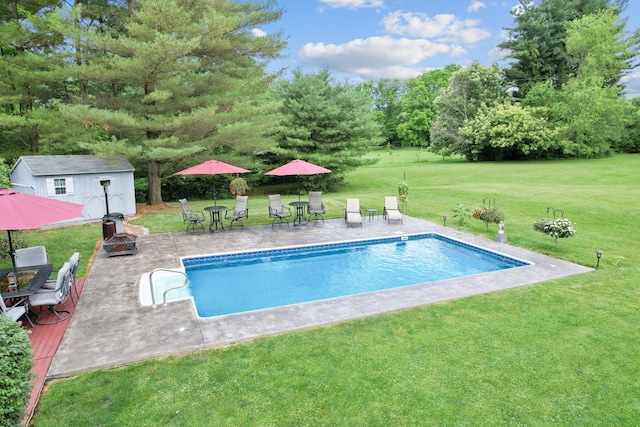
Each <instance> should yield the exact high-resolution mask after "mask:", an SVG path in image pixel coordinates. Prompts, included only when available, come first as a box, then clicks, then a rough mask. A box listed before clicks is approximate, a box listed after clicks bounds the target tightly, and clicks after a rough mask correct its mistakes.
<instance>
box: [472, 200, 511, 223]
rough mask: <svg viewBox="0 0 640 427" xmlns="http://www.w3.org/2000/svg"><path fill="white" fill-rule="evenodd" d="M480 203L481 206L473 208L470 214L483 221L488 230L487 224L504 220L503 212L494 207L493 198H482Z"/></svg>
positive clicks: (494, 201)
mask: <svg viewBox="0 0 640 427" xmlns="http://www.w3.org/2000/svg"><path fill="white" fill-rule="evenodd" d="M482 204H483V206H482V208H481V209H474V210H473V211H472V212H471V216H472V217H473V218H476V219H479V220H481V221H482V222H484V223H485V225H486V226H487V230H489V224H500V222H502V221H504V212H502V211H501V210H500V209H498V208H497V207H496V200H495V199H484V200H483V201H482Z"/></svg>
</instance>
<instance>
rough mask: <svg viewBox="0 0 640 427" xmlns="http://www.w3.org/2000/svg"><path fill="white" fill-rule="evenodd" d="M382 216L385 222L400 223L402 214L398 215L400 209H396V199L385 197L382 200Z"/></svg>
mask: <svg viewBox="0 0 640 427" xmlns="http://www.w3.org/2000/svg"><path fill="white" fill-rule="evenodd" d="M382 216H383V217H384V218H385V219H386V220H387V222H391V221H400V223H402V213H400V209H399V208H398V198H397V197H395V196H386V197H385V198H384V210H383V211H382Z"/></svg>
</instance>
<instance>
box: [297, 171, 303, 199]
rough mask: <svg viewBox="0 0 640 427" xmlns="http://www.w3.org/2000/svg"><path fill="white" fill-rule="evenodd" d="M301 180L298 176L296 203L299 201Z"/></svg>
mask: <svg viewBox="0 0 640 427" xmlns="http://www.w3.org/2000/svg"><path fill="white" fill-rule="evenodd" d="M301 179H302V178H300V175H298V201H300V180H301Z"/></svg>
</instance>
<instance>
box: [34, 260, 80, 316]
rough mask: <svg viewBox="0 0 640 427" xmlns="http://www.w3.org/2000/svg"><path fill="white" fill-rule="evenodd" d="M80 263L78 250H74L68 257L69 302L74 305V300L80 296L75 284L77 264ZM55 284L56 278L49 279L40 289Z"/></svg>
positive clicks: (54, 285)
mask: <svg viewBox="0 0 640 427" xmlns="http://www.w3.org/2000/svg"><path fill="white" fill-rule="evenodd" d="M79 264H80V252H74V253H73V254H72V255H71V257H70V258H69V274H70V276H69V296H70V297H71V303H72V304H73V305H74V306H75V305H76V301H77V300H78V298H80V294H78V287H77V286H76V273H77V271H78V265H79ZM56 284H57V279H49V280H47V281H46V282H44V285H42V288H41V289H55V288H56ZM71 288H73V289H74V290H75V292H76V301H74V300H73V293H72V292H71Z"/></svg>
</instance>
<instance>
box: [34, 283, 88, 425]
mask: <svg viewBox="0 0 640 427" xmlns="http://www.w3.org/2000/svg"><path fill="white" fill-rule="evenodd" d="M76 286H77V287H78V293H81V291H82V288H83V286H84V279H80V278H78V279H77V280H76ZM71 292H74V290H73V289H72V290H71ZM73 296H74V298H75V292H74V295H73ZM56 308H57V309H61V310H67V311H69V312H70V313H71V314H73V311H74V309H75V307H74V305H73V304H72V302H71V298H67V300H66V301H65V303H64V304H63V305H61V306H56ZM40 309H42V310H43V311H46V307H35V308H33V310H34V312H36V313H39V312H40ZM70 319H71V316H69V317H68V318H67V319H66V320H64V321H62V322H60V323H56V324H53V325H37V324H36V323H35V316H32V317H31V320H32V322H33V323H34V325H35V326H34V327H33V328H32V327H31V325H29V322H27V321H26V320H23V321H22V324H23V326H24V327H25V329H27V330H29V331H30V333H29V340H30V341H31V348H32V349H33V362H34V366H33V368H32V369H31V373H32V376H33V379H32V383H33V388H32V389H31V395H30V398H29V403H28V404H27V408H26V411H25V418H24V419H23V421H22V424H23V425H28V423H29V420H30V419H31V417H32V416H33V413H34V411H35V408H36V405H37V403H38V399H39V398H40V393H42V389H43V388H44V382H45V380H46V377H47V372H48V371H49V366H51V360H52V359H53V356H54V355H55V354H56V351H57V350H58V346H59V345H60V342H61V341H62V337H63V336H64V333H65V331H66V330H67V325H68V324H69V321H70Z"/></svg>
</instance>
